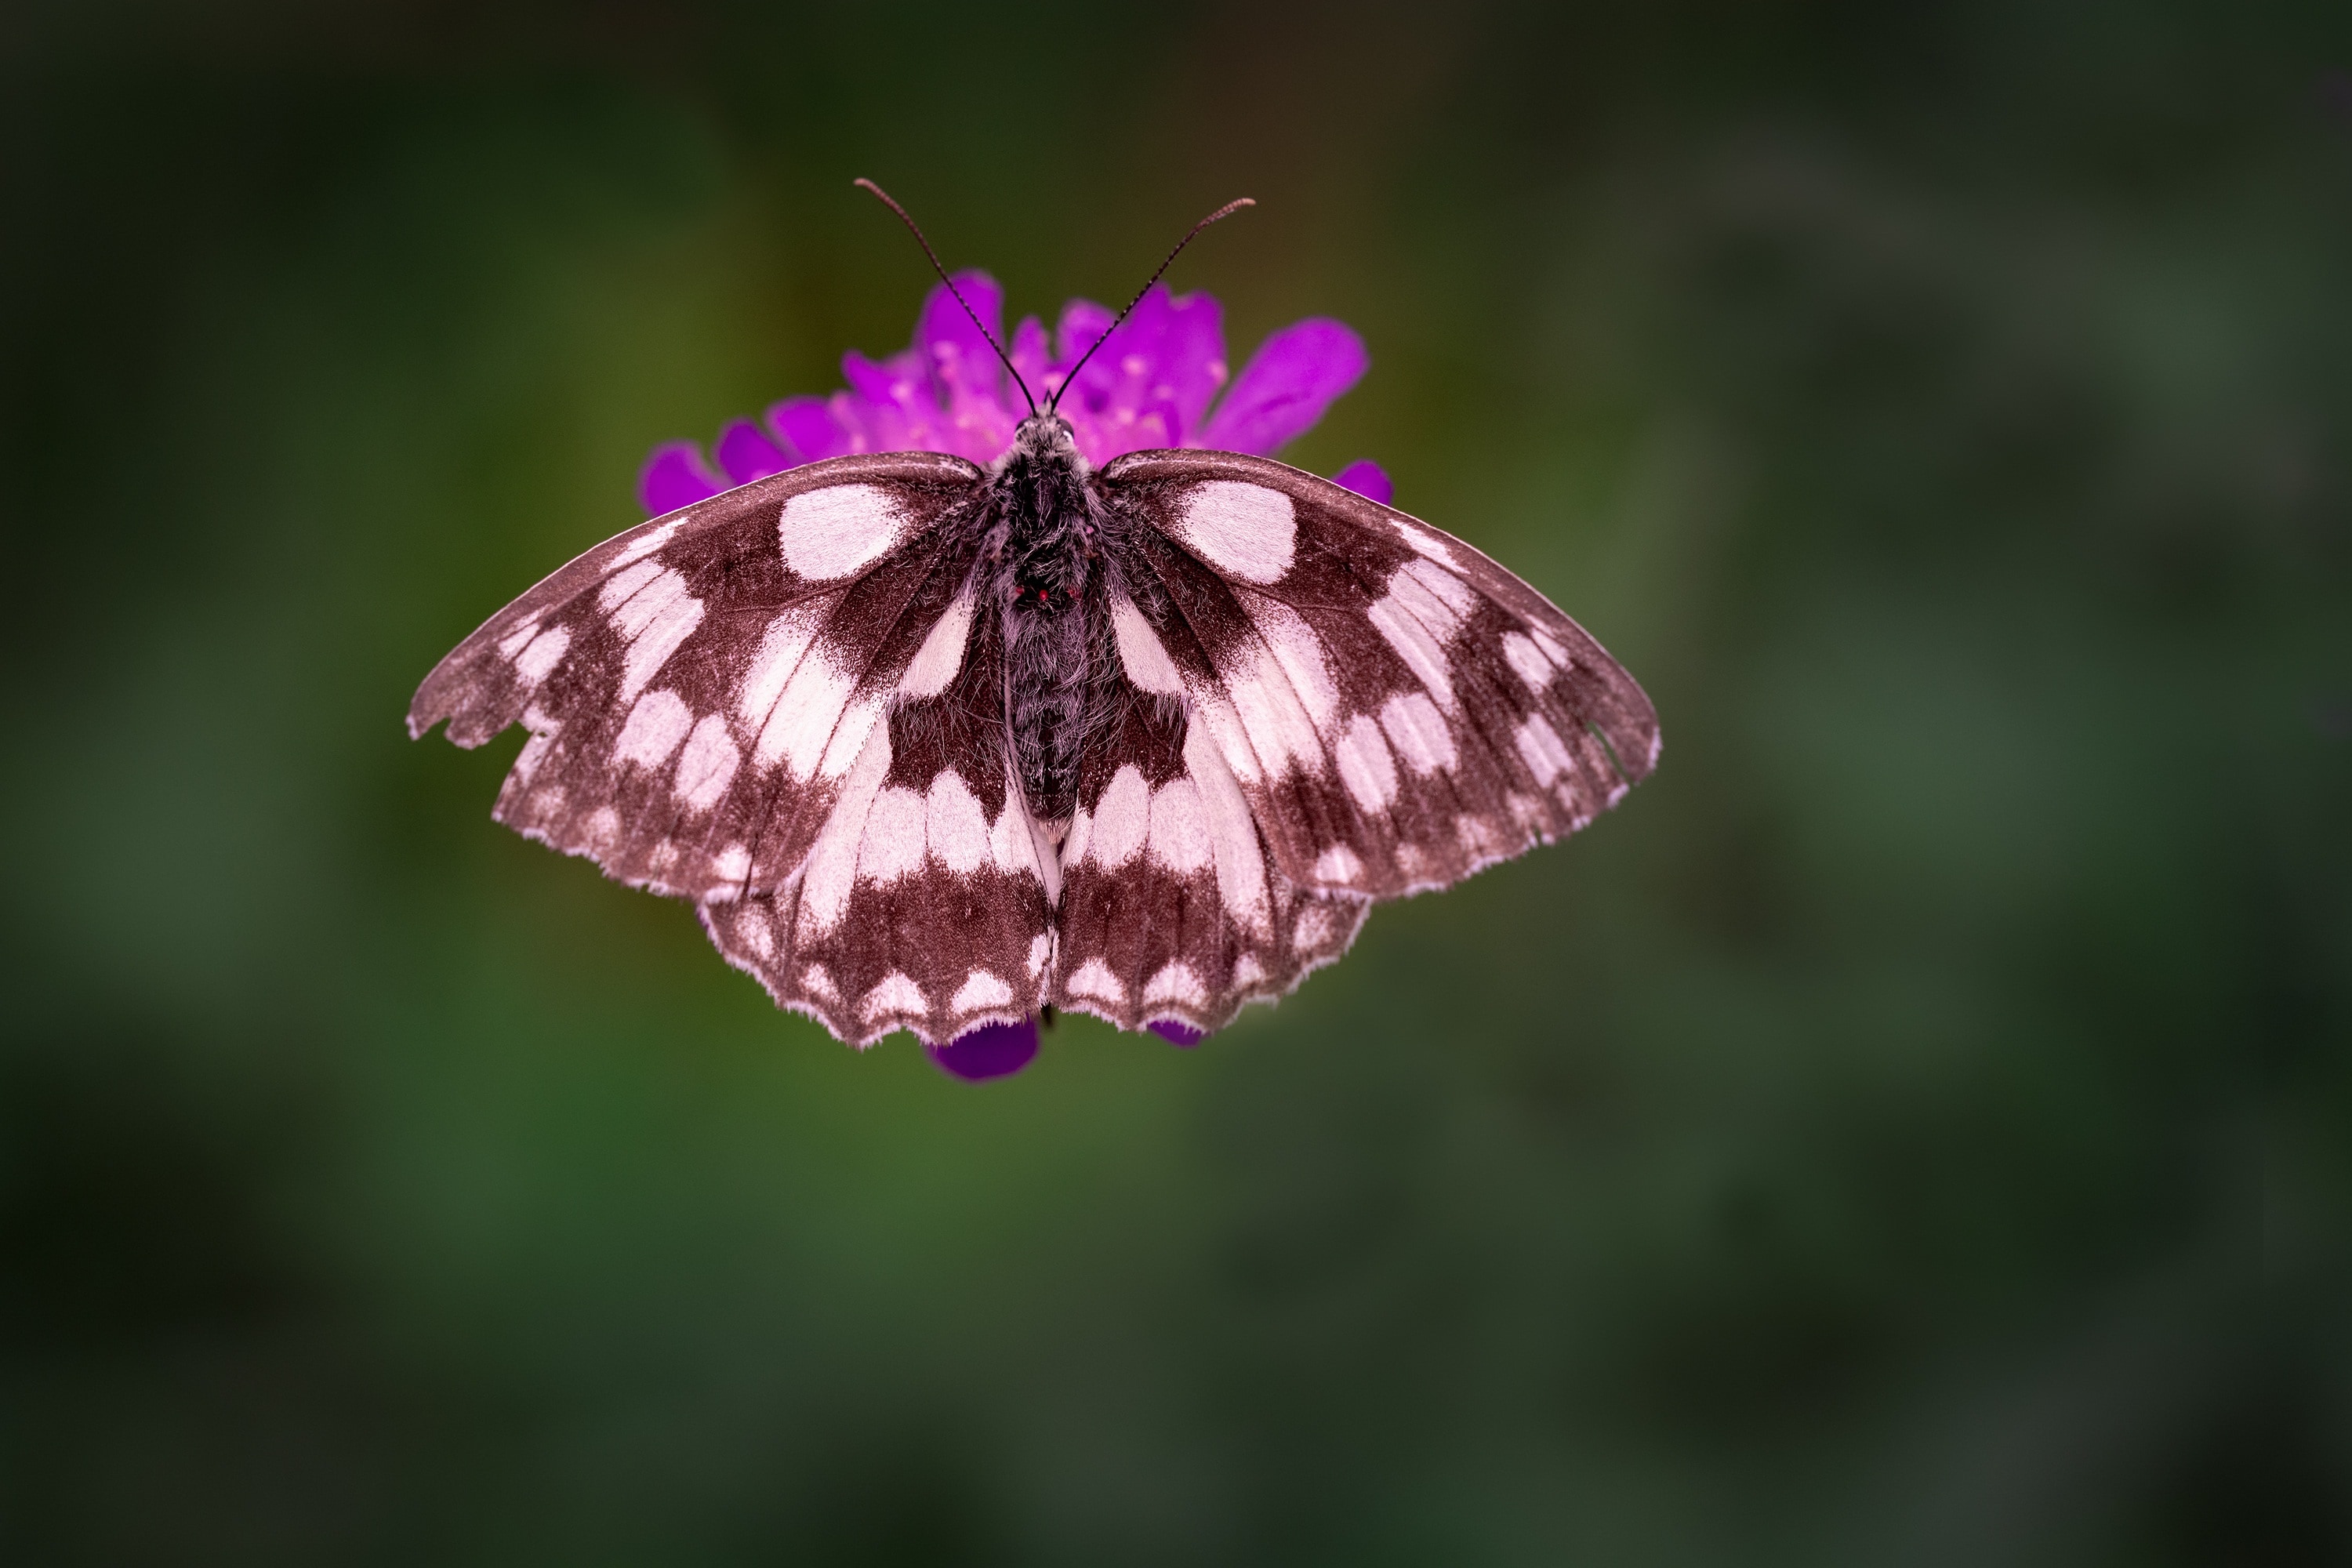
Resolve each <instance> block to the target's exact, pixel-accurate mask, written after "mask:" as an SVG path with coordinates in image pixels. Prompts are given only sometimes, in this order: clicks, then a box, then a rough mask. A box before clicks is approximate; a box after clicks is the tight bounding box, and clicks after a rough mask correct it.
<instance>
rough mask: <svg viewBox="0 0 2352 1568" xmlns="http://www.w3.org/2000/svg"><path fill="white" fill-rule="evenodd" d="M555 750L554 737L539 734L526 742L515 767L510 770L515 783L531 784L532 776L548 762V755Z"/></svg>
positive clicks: (517, 757) (516, 758)
mask: <svg viewBox="0 0 2352 1568" xmlns="http://www.w3.org/2000/svg"><path fill="white" fill-rule="evenodd" d="M554 749H555V737H554V736H553V735H549V734H538V735H533V736H532V737H531V738H530V740H528V741H525V742H523V743H522V751H521V752H520V753H519V754H517V756H516V757H515V760H514V767H513V768H512V769H511V770H510V771H511V772H512V773H513V774H514V779H515V783H517V784H529V783H530V775H531V774H533V773H537V772H539V764H540V763H543V762H545V761H547V753H548V752H551V751H553V750H554Z"/></svg>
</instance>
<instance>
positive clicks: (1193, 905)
mask: <svg viewBox="0 0 2352 1568" xmlns="http://www.w3.org/2000/svg"><path fill="white" fill-rule="evenodd" d="M1123 604H1124V601H1123V600H1122V599H1120V598H1118V597H1114V599H1113V601H1112V605H1113V616H1114V625H1115V626H1116V625H1117V624H1118V617H1120V616H1131V615H1132V614H1133V612H1132V610H1129V609H1124V608H1122V607H1121V606H1122V605H1123ZM1131 636H1132V634H1131V632H1126V633H1123V634H1122V636H1121V641H1122V642H1123V643H1124V642H1126V641H1128V640H1129V639H1130V638H1131ZM1153 673H1154V672H1153V669H1152V668H1151V667H1150V666H1149V665H1146V666H1145V667H1144V668H1142V669H1141V670H1140V671H1136V670H1134V669H1133V668H1132V665H1130V671H1129V674H1130V677H1132V678H1122V679H1118V680H1117V681H1115V682H1113V683H1112V684H1111V689H1110V692H1109V703H1108V708H1109V712H1108V716H1107V719H1106V721H1105V722H1104V724H1103V727H1102V728H1101V729H1100V730H1099V731H1097V733H1096V735H1095V738H1094V742H1093V744H1092V745H1091V746H1090V747H1089V749H1088V751H1087V760H1086V762H1085V763H1084V765H1083V766H1082V767H1081V770H1080V773H1079V777H1078V808H1077V810H1076V813H1075V814H1074V815H1073V816H1072V817H1071V819H1070V828H1069V833H1068V836H1067V837H1066V838H1065V839H1064V840H1063V843H1062V854H1061V858H1062V891H1061V901H1060V904H1059V907H1058V910H1057V917H1058V919H1057V925H1058V927H1059V933H1060V942H1059V945H1058V948H1057V950H1056V953H1055V958H1056V963H1055V969H1054V972H1053V975H1052V992H1051V999H1052V1001H1053V1002H1054V1005H1056V1006H1058V1007H1061V1008H1064V1009H1065V1010H1067V1011H1070V1012H1079V1013H1092V1014H1094V1015H1095V1016H1097V1017H1101V1018H1107V1019H1108V1020H1109V1021H1110V1022H1112V1023H1114V1024H1116V1025H1118V1026H1119V1027H1121V1028H1125V1029H1139V1028H1141V1027H1143V1026H1144V1025H1146V1024H1147V1023H1150V1022H1152V1021H1154V1020H1157V1019H1174V1020H1176V1021H1178V1022H1181V1023H1184V1024H1188V1025H1190V1026H1192V1027H1194V1028H1197V1029H1202V1030H1213V1029H1217V1028H1221V1027H1223V1026H1224V1025H1225V1024H1226V1023H1228V1022H1230V1021H1231V1019H1232V1017H1233V1016H1234V1012H1235V1011H1236V1010H1238V1009H1239V1008H1240V1006H1241V1005H1242V1004H1243V1003H1244V1002H1245V1001H1247V1000H1249V999H1251V998H1252V997H1255V996H1264V995H1280V994H1283V993H1285V992H1287V991H1288V990H1290V989H1291V988H1292V987H1293V986H1295V985H1296V984H1298V982H1299V981H1300V980H1301V979H1302V978H1304V977H1305V975H1306V974H1307V972H1308V971H1309V970H1312V969H1315V968H1317V967H1318V966H1320V965H1321V964H1324V963H1330V962H1331V961H1332V960H1334V959H1336V958H1338V957H1339V955H1340V954H1341V953H1343V952H1346V951H1347V948H1348V944H1349V942H1353V941H1354V940H1355V935H1356V931H1357V928H1358V927H1359V926H1360V925H1361V924H1362V923H1363V919H1364V914H1365V911H1366V910H1369V909H1370V907H1371V905H1370V900H1368V899H1365V898H1362V897H1360V896H1356V895H1353V894H1339V895H1336V896H1335V895H1327V894H1325V893H1323V892H1321V891H1319V890H1318V889H1302V888H1300V887H1298V886H1297V885H1296V884H1295V883H1293V882H1291V881H1290V880H1289V879H1286V878H1285V877H1284V876H1283V875H1282V874H1281V872H1280V871H1279V869H1278V868H1276V867H1275V866H1274V865H1273V864H1272V863H1271V862H1270V861H1269V859H1268V858H1267V856H1266V853H1265V841H1264V839H1263V837H1262V836H1261V835H1260V833H1259V830H1258V827H1257V825H1256V823H1255V821H1254V820H1253V818H1252V815H1251V807H1250V805H1249V802H1248V801H1247V800H1246V799H1245V798H1244V795H1243V794H1242V792H1241V789H1240V787H1239V786H1238V785H1237V784H1235V782H1234V775H1233V772H1232V769H1231V768H1230V767H1228V766H1227V765H1226V763H1225V760H1224V757H1223V753H1222V752H1220V751H1219V750H1218V749H1217V747H1216V745H1215V743H1214V742H1213V740H1212V739H1211V738H1210V735H1209V731H1208V730H1207V729H1206V728H1205V727H1204V726H1202V725H1201V724H1199V723H1196V722H1191V721H1189V720H1188V716H1187V714H1186V712H1185V709H1184V706H1183V704H1182V703H1181V702H1180V701H1178V700H1174V699H1172V698H1171V697H1170V696H1169V695H1168V694H1166V693H1165V692H1155V691H1153V690H1150V689H1146V688H1145V686H1144V685H1143V684H1142V682H1144V681H1148V680H1150V679H1152V676H1153Z"/></svg>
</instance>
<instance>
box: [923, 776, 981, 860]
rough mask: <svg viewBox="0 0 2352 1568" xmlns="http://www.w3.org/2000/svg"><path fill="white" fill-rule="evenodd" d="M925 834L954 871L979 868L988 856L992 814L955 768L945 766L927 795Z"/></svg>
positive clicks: (935, 854) (939, 857) (934, 854)
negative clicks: (982, 807)
mask: <svg viewBox="0 0 2352 1568" xmlns="http://www.w3.org/2000/svg"><path fill="white" fill-rule="evenodd" d="M923 837H924V840H925V842H926V843H927V844H929V847H930V852H931V855H932V857H933V858H935V859H937V860H938V861H939V862H940V865H942V866H945V867H946V868H948V869H949V870H950V871H977V870H979V869H980V868H981V867H982V865H983V864H984V863H986V861H987V859H988V816H987V814H986V813H985V812H983V811H982V809H981V805H980V797H979V796H977V795H973V794H972V793H971V785H969V784H965V783H964V782H963V775H962V774H961V773H957V772H956V771H955V770H954V769H953V768H944V769H941V770H940V774H939V776H938V777H937V778H934V779H933V780H931V787H930V792H929V795H926V796H925V797H924V804H923Z"/></svg>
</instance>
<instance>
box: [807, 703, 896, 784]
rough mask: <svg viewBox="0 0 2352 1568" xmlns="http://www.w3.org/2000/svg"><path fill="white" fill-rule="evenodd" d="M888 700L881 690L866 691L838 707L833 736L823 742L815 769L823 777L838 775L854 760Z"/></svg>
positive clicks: (836, 776)
mask: <svg viewBox="0 0 2352 1568" xmlns="http://www.w3.org/2000/svg"><path fill="white" fill-rule="evenodd" d="M888 700H889V699H888V697H887V695H886V694H885V693H882V692H878V691H869V692H867V693H866V695H865V696H863V697H861V698H859V699H858V700H856V701H855V702H852V703H850V704H849V705H848V706H847V707H845V708H844V709H843V710H841V722H840V723H839V724H838V725H837V726H835V729H834V731H833V739H832V740H831V741H828V742H825V748H824V757H823V758H821V759H820V760H819V761H818V763H817V765H816V771H817V772H818V773H821V774H823V775H824V777H826V778H829V779H831V778H839V777H840V776H841V775H842V774H843V773H847V772H848V771H849V770H850V768H851V767H852V766H853V765H855V764H856V761H857V759H858V758H859V757H860V756H861V755H863V754H864V752H865V750H866V736H867V735H869V734H871V733H872V732H873V730H874V726H875V725H876V723H877V722H878V721H880V720H881V717H882V709H883V705H884V704H885V703H886V702H887V701H888Z"/></svg>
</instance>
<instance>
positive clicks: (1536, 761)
mask: <svg viewBox="0 0 2352 1568" xmlns="http://www.w3.org/2000/svg"><path fill="white" fill-rule="evenodd" d="M1103 480H1104V484H1105V488H1106V490H1107V491H1108V493H1109V494H1110V495H1111V496H1112V497H1113V498H1115V501H1116V504H1118V505H1120V506H1123V507H1125V508H1128V509H1129V510H1130V511H1131V512H1132V514H1133V515H1134V516H1135V517H1137V518H1138V519H1139V520H1140V521H1142V522H1144V523H1146V524H1148V525H1149V531H1143V532H1141V534H1140V537H1141V540H1142V544H1141V547H1140V548H1139V549H1138V550H1137V551H1136V552H1134V556H1135V559H1134V560H1133V561H1132V562H1130V563H1127V569H1128V573H1129V576H1130V577H1132V578H1133V579H1134V580H1135V584H1134V586H1135V591H1134V604H1135V609H1136V616H1137V621H1138V623H1139V629H1136V630H1134V631H1133V633H1132V635H1130V636H1129V637H1128V638H1126V639H1124V640H1123V641H1122V643H1121V652H1122V656H1123V657H1125V658H1128V661H1129V665H1130V673H1132V667H1133V666H1134V665H1135V664H1137V663H1138V662H1140V663H1142V664H1143V665H1145V666H1147V667H1150V666H1153V665H1155V664H1160V663H1164V665H1165V668H1166V672H1167V673H1166V674H1165V675H1164V676H1163V677H1162V679H1166V680H1168V681H1170V682H1171V684H1173V685H1175V686H1177V687H1178V688H1180V689H1181V692H1182V694H1183V696H1184V697H1185V699H1186V700H1187V701H1188V703H1189V704H1190V705H1191V707H1192V710H1193V713H1194V715H1195V718H1196V721H1198V722H1200V723H1201V724H1202V726H1203V727H1204V728H1205V729H1206V731H1208V733H1209V735H1210V736H1211V738H1213V741H1214V742H1215V743H1216V748H1217V750H1218V752H1220V753H1221V754H1222V755H1223V758H1224V760H1225V762H1226V763H1227V766H1228V767H1229V768H1230V770H1231V772H1232V773H1233V774H1234V778H1235V780H1236V781H1237V783H1238V784H1239V786H1240V788H1241V790H1242V792H1243V794H1244V795H1245V797H1246V798H1247V799H1248V801H1249V803H1250V806H1251V810H1252V814H1253V816H1255V819H1256V821H1257V823H1258V824H1259V826H1260V827H1261V828H1262V829H1263V831H1264V834H1265V843H1266V847H1267V850H1268V852H1269V854H1270V856H1271V858H1272V860H1273V862H1274V864H1275V866H1276V868H1277V869H1278V870H1279V871H1280V873H1281V874H1282V875H1283V876H1284V877H1286V878H1287V879H1290V880H1292V881H1293V882H1295V883H1297V884H1298V885H1300V886H1303V887H1311V888H1319V889H1327V890H1330V891H1334V892H1340V891H1345V892H1352V893H1357V894H1360V895H1365V896H1370V897H1374V898H1387V897H1393V896H1396V895H1398V894H1402V893H1406V892H1412V891H1418V890H1421V889H1430V888H1438V887H1444V886H1445V885H1446V884H1448V883H1451V882H1453V881H1455V880H1457V879H1460V878H1462V877H1464V876H1466V875H1468V874H1469V873H1470V872H1472V871H1475V870H1476V869H1478V868H1480V867H1482V866H1486V865H1490V864H1492V863H1494V862H1495V861H1496V860H1499V859H1503V858H1508V857H1510V856H1513V855H1516V854H1518V853H1520V852H1521V851H1523V850H1525V849H1527V848H1528V847H1531V846H1532V845H1534V844H1537V843H1539V842H1546V841H1549V840H1550V839H1552V838H1556V837H1561V836H1563V835H1565V834H1569V833H1572V832H1574V831H1576V830H1577V829H1578V828H1580V827H1582V826H1585V824H1587V823H1588V822H1590V821H1591V819H1592V817H1593V816H1595V815H1597V814H1598V813H1599V812H1601V811H1602V810H1605V809H1606V808H1607V807H1609V806H1610V805H1614V804H1615V803H1616V801H1617V800H1618V799H1619V798H1620V797H1622V795H1623V794H1624V791H1625V790H1626V788H1627V787H1628V786H1630V785H1631V784H1633V783H1635V782H1638V781H1639V780H1640V779H1641V778H1643V776H1645V775H1646V774H1647V773H1649V771H1650V769H1651V767H1652V766H1653V765H1654V763H1655V762H1656V757H1657V737H1658V730H1657V720H1656V715H1655V713H1654V710H1652V708H1651V706H1650V702H1649V700H1648V698H1647V697H1646V696H1644V695H1643V692H1642V689H1641V688H1640V687H1639V686H1638V685H1636V684H1635V683H1634V681H1633V678H1632V677H1630V676H1628V675H1627V674H1626V673H1625V672H1624V670H1623V669H1622V668H1620V667H1619V666H1618V664H1617V663H1616V661H1615V660H1614V659H1612V658H1610V657H1609V656H1608V655H1607V654H1606V653H1605V652H1603V651H1602V650H1601V647H1600V646H1599V645H1598V644H1597V643H1595V642H1593V641H1592V639H1591V637H1588V636H1586V635H1585V633H1584V632H1583V630H1582V629H1581V628H1580V627H1579V626H1577V625H1576V624H1575V623H1574V622H1573V621H1571V620H1570V619H1569V618H1568V617H1567V616H1564V615H1562V614H1561V613H1560V612H1559V610H1558V609H1556V608H1554V607H1553V606H1552V605H1551V604H1550V603H1549V601H1547V600H1546V599H1544V597H1543V596H1542V595H1539V594H1538V593H1537V592H1536V591H1535V590H1534V589H1532V588H1530V587H1528V585H1527V584H1524V583H1522V582H1520V581H1519V579H1517V577H1514V576H1512V575H1511V574H1509V573H1508V572H1506V571H1504V570H1503V569H1502V568H1501V567H1500V566H1497V565H1496V564H1495V563H1493V562H1492V561H1489V560H1488V559H1487V558H1486V557H1485V556H1484V555H1481V554H1480V553H1478V552H1476V551H1475V550H1473V549H1471V548H1470V547H1469V546H1468V545H1466V544H1464V543H1463V542H1461V541H1459V540H1456V539H1454V538H1452V537H1450V536H1449V535H1446V534H1444V533H1443V532H1441V531H1438V530H1436V529H1433V528H1431V527H1429V526H1428V525H1427V524H1425V523H1423V522H1420V521H1418V520H1415V519H1412V518H1409V517H1407V516H1405V515H1404V514H1402V513H1401V512H1396V511H1393V510H1390V509H1388V508H1386V507H1382V506H1379V505H1377V504H1375V503H1373V502H1371V501H1370V500H1365V499H1364V498H1362V497H1360V496H1358V495H1355V494H1353V493H1351V492H1349V491H1347V490H1344V489H1340V488H1339V486H1337V485H1334V484H1332V483H1330V482H1329V481H1328V480H1324V479H1317V478H1315V477H1314V476H1312V475H1309V474H1305V473H1301V472H1300V471H1298V470H1297V469H1295V468H1288V467H1286V466H1285V465H1283V464H1280V463H1276V462H1273V461H1270V460H1268V459H1265V458H1248V457H1242V456H1238V455H1235V454H1232V453H1221V452H1146V453H1137V454H1133V455H1131V456H1129V457H1128V458H1121V459H1119V460H1118V461H1117V462H1114V463H1112V464H1111V465H1110V466H1109V467H1108V468H1107V469H1106V470H1105V472H1104V474H1103ZM1155 536H1156V537H1155ZM1161 541H1164V542H1165V545H1166V547H1163V546H1162V545H1161V543H1160V542H1161ZM1130 644H1135V645H1137V647H1136V648H1135V651H1133V652H1130V651H1129V645H1130ZM1145 644H1148V645H1149V646H1142V645H1145Z"/></svg>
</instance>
